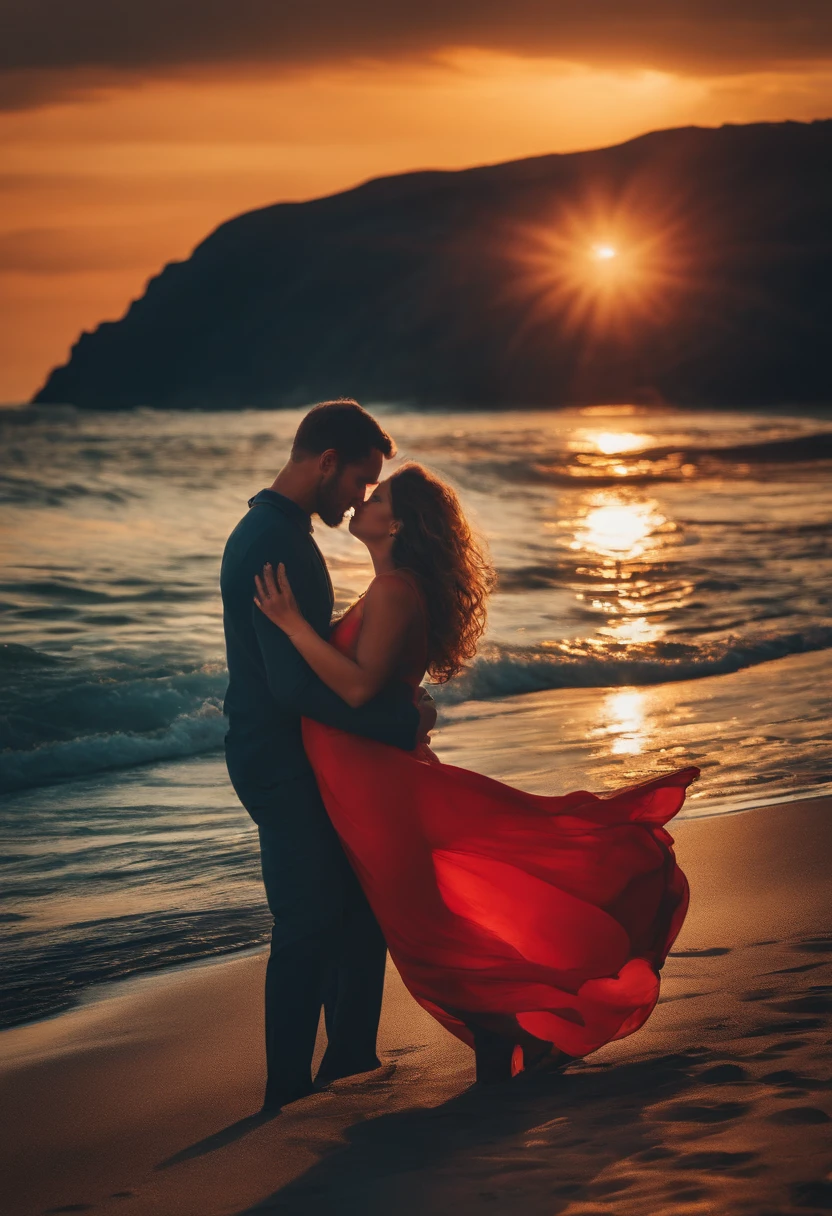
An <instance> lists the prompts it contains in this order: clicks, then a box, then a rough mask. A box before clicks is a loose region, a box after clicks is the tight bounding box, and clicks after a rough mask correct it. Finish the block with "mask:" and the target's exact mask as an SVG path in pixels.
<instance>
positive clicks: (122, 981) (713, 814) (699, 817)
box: [0, 787, 832, 1067]
mask: <svg viewBox="0 0 832 1216" xmlns="http://www.w3.org/2000/svg"><path fill="white" fill-rule="evenodd" d="M825 799H828V800H830V803H832V795H830V793H829V792H828V790H827V789H826V788H824V787H819V788H818V792H817V793H813V792H808V793H802V792H801V793H799V795H798V796H797V797H794V798H789V797H786V796H785V795H782V794H778V795H775V796H774V797H772V798H771V799H760V800H756V799H755V800H754V801H753V802H752V803H751V805H748V806H746V805H742V806H733V805H730V804H728V805H726V804H725V803H716V804H711V803H706V804H704V806H703V805H702V804H700V806H699V807H698V808H697V810H696V812H695V813H694V814H692V815H686V816H685V815H683V816H682V818H679V819H676V820H675V821H674V823H675V824H676V825H677V826H678V824H679V823H687V822H692V821H695V822H701V821H703V820H708V819H716V818H723V817H725V816H734V815H743V814H747V813H748V812H751V811H755V810H762V809H765V808H769V807H772V808H773V807H779V806H789V805H791V804H792V803H795V802H800V803H801V804H803V803H812V802H820V801H823V800H825ZM712 805H713V809H711V807H712ZM267 949H268V943H251V944H248V945H241V946H233V947H231V948H230V949H228V950H217V951H216V952H215V953H212V954H203V955H198V956H197V957H194V958H189V959H184V960H182V961H181V962H171V963H164V964H160V965H158V966H154V967H148V968H145V969H142V968H137V969H136V970H135V971H133V972H131V973H129V974H127V975H123V976H117V977H115V978H113V979H111V980H102V981H95V982H93V983H91V984H89V985H88V986H87V987H85V988H82V989H80V990H79V992H78V994H77V996H75V997H74V998H68V999H67V1002H66V1003H65V1004H62V1005H60V1006H59V1007H58V1008H56V1009H55V1010H54V1011H53V1012H50V1013H45V1014H41V1015H37V1016H35V1017H32V1018H25V1019H23V1020H21V1021H15V1022H11V1023H9V1024H8V1025H5V1026H0V1067H2V1060H3V1056H4V1043H5V1042H6V1041H7V1040H6V1039H5V1036H7V1035H8V1034H9V1033H11V1032H13V1031H15V1030H20V1029H24V1028H26V1027H32V1026H38V1025H40V1024H41V1023H45V1022H52V1021H54V1020H55V1019H56V1018H61V1017H66V1016H67V1015H70V1014H72V1013H75V1012H76V1011H78V1010H81V1009H85V1008H87V1007H89V1006H91V1005H95V1004H97V1003H98V1002H100V1001H107V1000H110V999H112V998H114V997H117V996H119V995H120V994H121V993H122V989H124V988H125V986H127V985H131V984H143V983H145V982H153V981H154V980H155V979H162V978H163V977H164V976H167V975H169V974H175V973H179V972H186V971H189V970H192V969H194V968H199V967H208V966H213V965H219V964H221V963H223V962H227V961H229V960H232V959H237V958H241V957H245V956H248V955H254V954H262V953H264V952H265V951H266V950H267Z"/></svg>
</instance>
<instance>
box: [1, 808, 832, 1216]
mask: <svg viewBox="0 0 832 1216" xmlns="http://www.w3.org/2000/svg"><path fill="white" fill-rule="evenodd" d="M761 792H762V791H761ZM673 833H674V836H675V837H676V840H677V851H678V855H679V859H680V861H681V863H682V865H683V867H684V868H685V869H686V871H687V873H688V876H689V878H690V881H691V886H692V891H693V899H692V904H691V911H690V914H689V916H688V920H687V923H686V925H685V927H684V929H683V931H682V934H681V936H680V938H679V941H678V942H677V943H676V946H675V947H674V950H673V952H672V954H671V957H670V958H669V960H668V963H667V966H666V967H665V970H664V973H663V987H662V998H661V1001H660V1004H659V1007H658V1008H657V1009H656V1011H655V1013H654V1015H653V1017H652V1018H651V1019H650V1021H649V1022H648V1023H647V1025H646V1027H645V1028H644V1029H643V1030H642V1031H640V1032H639V1033H638V1034H636V1035H634V1036H632V1037H631V1038H629V1039H625V1040H622V1041H621V1042H619V1043H614V1044H610V1045H608V1046H607V1047H606V1048H604V1049H603V1050H602V1051H600V1052H598V1053H595V1054H594V1055H593V1056H591V1057H589V1058H588V1059H587V1060H585V1061H581V1062H578V1063H576V1064H574V1065H572V1066H571V1067H570V1068H569V1070H568V1071H567V1073H566V1074H565V1075H564V1076H563V1077H561V1078H555V1079H552V1078H550V1079H548V1080H546V1081H543V1080H542V1079H537V1080H534V1081H532V1080H531V1079H521V1080H520V1081H518V1082H514V1083H512V1086H511V1087H509V1088H507V1089H503V1088H502V1087H501V1088H500V1089H499V1092H498V1091H497V1090H492V1091H481V1092H479V1091H476V1090H470V1085H471V1082H472V1080H473V1067H472V1058H471V1055H470V1053H469V1052H468V1051H467V1049H466V1048H464V1047H463V1046H462V1045H461V1044H459V1043H457V1042H456V1040H454V1039H452V1038H451V1037H450V1036H449V1035H447V1034H446V1033H445V1032H444V1031H443V1030H442V1029H441V1028H440V1027H439V1026H438V1025H437V1024H435V1023H433V1022H432V1020H431V1019H430V1018H429V1017H428V1015H427V1014H425V1013H424V1012H423V1011H422V1010H420V1009H419V1008H418V1007H417V1006H416V1005H415V1003H414V1002H413V1001H412V1000H411V999H410V997H409V996H408V994H407V993H406V992H405V991H404V989H403V987H402V985H401V982H400V981H399V979H398V977H397V975H396V974H395V972H394V971H392V969H391V970H390V972H389V974H388V983H387V988H386V993H385V1008H384V1013H383V1018H382V1028H381V1036H380V1047H381V1052H382V1058H383V1060H384V1062H385V1063H395V1064H396V1065H397V1067H396V1072H395V1074H394V1075H393V1076H392V1077H391V1078H389V1079H387V1080H383V1081H378V1082H374V1083H373V1084H371V1085H369V1086H365V1087H356V1088H354V1089H352V1090H348V1091H343V1092H340V1093H338V1094H333V1093H324V1094H320V1095H316V1096H313V1097H311V1098H309V1099H306V1100H304V1101H303V1102H300V1103H297V1104H295V1106H293V1107H291V1108H289V1109H287V1110H286V1111H284V1112H283V1113H282V1114H281V1115H280V1116H279V1117H277V1118H276V1119H273V1120H271V1121H269V1122H262V1123H258V1122H257V1121H254V1120H249V1119H247V1116H250V1115H251V1113H252V1112H253V1111H254V1110H256V1108H257V1105H258V1100H259V1097H260V1085H261V1069H262V1060H261V1027H260V1000H261V992H260V989H261V983H262V972H263V968H264V964H265V953H264V952H263V951H262V950H260V951H249V952H246V953H244V954H236V955H231V956H223V957H221V958H219V959H210V960H206V961H204V962H202V963H197V964H191V965H189V966H187V967H185V968H176V969H172V970H169V971H161V972H155V973H150V974H146V975H144V976H141V977H138V978H136V979H132V980H128V981H122V982H120V983H118V984H115V985H111V986H109V987H108V988H107V989H106V990H104V991H103V992H101V993H100V994H99V995H98V997H97V999H93V1000H89V1001H87V1002H86V1003H85V1004H83V1005H81V1006H80V1007H78V1008H75V1009H73V1010H71V1011H69V1012H67V1013H64V1014H61V1015H59V1016H57V1017H54V1018H50V1019H47V1020H45V1021H42V1022H37V1023H31V1024H27V1025H23V1026H19V1027H15V1028H12V1029H10V1030H7V1031H4V1032H2V1034H0V1090H2V1095H3V1096H2V1105H3V1109H4V1111H5V1112H6V1117H5V1119H4V1127H5V1132H4V1140H3V1145H2V1150H0V1153H2V1157H3V1159H4V1163H3V1166H2V1172H3V1175H4V1177H5V1178H6V1188H5V1189H6V1196H7V1198H6V1203H7V1204H8V1207H7V1208H6V1209H4V1210H5V1212H6V1213H7V1216H30V1214H31V1216H34V1214H35V1213H43V1212H45V1211H51V1212H56V1211H93V1210H94V1211H95V1212H96V1213H99V1212H100V1213H109V1212H114V1211H120V1212H124V1211H127V1212H129V1213H130V1214H131V1216H133V1214H135V1216H144V1213H156V1214H161V1216H174V1214H175V1216H189V1214H193V1216H214V1213H216V1214H219V1213H243V1212H254V1211H257V1212H267V1211H273V1212H277V1211H279V1212H298V1213H300V1212H303V1213H313V1214H314V1213H318V1212H320V1213H321V1214H323V1213H328V1212H331V1211H333V1210H336V1209H337V1210H338V1211H339V1212H356V1213H358V1212H363V1213H374V1212H379V1213H380V1212H382V1211H384V1212H387V1211H388V1209H389V1208H391V1207H395V1208H397V1209H398V1210H399V1211H400V1212H401V1213H414V1214H415V1213H421V1212H425V1211H430V1212H432V1213H438V1214H440V1216H441V1214H443V1213H448V1214H450V1213H452V1212H454V1213H456V1212H458V1211H460V1210H472V1211H476V1210H487V1211H489V1212H499V1213H502V1212H506V1213H508V1212H509V1211H515V1210H517V1208H518V1207H522V1208H524V1210H526V1211H529V1212H531V1213H533V1214H536V1213H538V1212H540V1213H541V1216H542V1213H544V1212H546V1213H553V1212H554V1213H561V1212H563V1213H569V1214H570V1216H571V1214H572V1213H574V1214H575V1216H578V1214H579V1213H580V1214H581V1216H586V1214H588V1213H590V1212H592V1213H602V1212H610V1213H612V1212H614V1213H615V1214H616V1216H624V1214H626V1213H630V1212H632V1213H633V1214H635V1213H637V1212H638V1213H643V1212H644V1211H651V1212H654V1213H655V1212H664V1211H666V1212H668V1213H670V1212H674V1213H675V1212H678V1211H679V1210H680V1209H682V1208H683V1209H684V1211H685V1212H700V1211H701V1212H705V1211H718V1212H720V1213H721V1214H722V1213H732V1212H734V1211H736V1212H737V1213H739V1212H746V1213H747V1212H749V1211H754V1212H755V1213H762V1212H763V1211H766V1212H771V1213H774V1212H781V1211H786V1210H791V1209H792V1208H794V1207H797V1208H798V1209H799V1210H807V1209H808V1210H811V1209H812V1208H813V1207H814V1208H828V1207H829V1206H830V1203H832V1181H830V1179H829V1178H828V1177H827V1171H828V1168H829V1161H828V1140H829V1131H830V1128H829V1121H830V1115H832V1068H830V1064H829V1060H828V1038H829V1027H830V1024H831V1019H830V1014H832V1000H830V995H829V993H830V991H832V988H830V985H832V979H831V978H830V977H832V911H830V909H829V898H828V891H829V879H828V874H829V868H830V863H832V799H831V798H828V797H821V798H814V799H810V800H803V801H794V800H793V801H790V802H784V803H778V804H776V805H770V806H765V807H758V808H756V809H753V810H746V811H742V812H737V813H735V814H731V815H715V816H711V817H707V818H693V819H688V820H682V821H677V822H676V823H675V825H674V826H673Z"/></svg>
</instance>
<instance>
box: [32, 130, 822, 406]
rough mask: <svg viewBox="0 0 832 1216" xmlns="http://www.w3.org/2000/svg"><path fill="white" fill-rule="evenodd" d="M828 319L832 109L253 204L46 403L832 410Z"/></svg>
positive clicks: (115, 328) (165, 274) (56, 376)
mask: <svg viewBox="0 0 832 1216" xmlns="http://www.w3.org/2000/svg"><path fill="white" fill-rule="evenodd" d="M597 242H602V243H609V244H610V245H614V246H615V249H616V258H614V259H613V258H610V259H608V260H607V263H606V265H605V264H604V258H603V256H601V258H595V259H594V258H593V256H592V246H593V243H597ZM604 276H606V278H605V277H604ZM830 317H832V121H827V122H816V123H810V124H801V123H782V124H776V125H768V124H763V125H754V126H746V127H723V128H721V129H719V130H703V129H698V128H686V129H682V130H676V131H661V132H655V133H653V134H651V135H646V136H643V137H641V138H639V139H635V140H632V141H630V142H629V143H626V144H622V145H619V146H617V147H613V148H607V149H603V150H600V151H594V152H581V153H574V154H569V155H557V156H544V157H537V158H534V159H530V160H523V161H515V162H511V163H508V164H502V165H495V166H486V167H484V168H476V169H468V170H463V171H459V172H422V173H409V174H404V175H401V176H398V177H391V178H384V179H379V180H376V181H371V182H368V183H366V184H365V185H363V186H360V187H358V188H357V189H354V190H350V191H347V192H345V193H343V194H338V195H334V196H332V197H329V198H323V199H316V200H313V201H311V202H306V203H286V204H278V205H275V206H272V207H266V208H264V209H262V210H258V211H254V212H250V213H248V214H246V215H242V216H239V217H238V218H236V219H233V220H230V221H229V222H228V223H225V224H223V225H222V226H221V227H220V228H218V229H217V230H216V231H215V232H214V233H212V235H211V236H209V237H208V238H207V240H205V241H204V242H203V243H202V244H201V245H199V246H198V247H197V248H196V250H195V251H194V253H193V254H192V256H191V257H190V258H189V259H188V260H187V261H186V262H181V263H173V264H171V265H168V266H166V267H165V269H164V270H163V271H162V272H161V274H159V275H158V276H157V277H156V278H154V279H152V280H151V281H150V283H149V284H148V287H147V290H146V292H145V295H144V296H143V297H142V298H141V299H140V300H137V301H135V302H134V303H133V304H131V306H130V307H129V309H128V311H127V313H126V314H125V316H124V317H123V318H122V319H121V320H120V321H117V322H107V323H105V324H102V325H100V326H99V327H98V329H96V330H95V332H94V333H84V334H82V335H81V337H80V339H79V341H78V343H77V344H76V345H75V346H74V348H73V350H72V354H71V357H70V360H69V362H68V363H67V364H66V365H65V366H64V367H60V368H57V369H55V370H54V371H53V372H52V373H51V375H50V376H49V378H48V380H47V381H46V384H45V385H44V387H43V388H42V389H41V390H40V391H39V392H38V393H37V395H36V396H35V398H34V400H35V401H38V402H63V403H72V404H75V405H78V406H89V407H97V408H123V407H127V406H132V405H152V406H160V407H162V406H164V407H170V406H173V407H244V406H268V405H273V406H274V405H296V404H302V403H306V402H311V401H314V400H320V399H322V398H325V397H328V396H341V395H350V396H356V397H358V398H359V399H360V400H363V401H365V402H370V403H371V402H379V401H397V402H412V403H416V404H418V403H422V404H447V405H466V404H469V405H482V406H507V407H510V406H515V405H516V406H526V405H535V404H536V405H559V404H563V403H566V402H576V401H622V400H627V399H632V398H641V399H647V400H656V399H665V400H670V401H673V402H676V403H679V404H691V405H696V404H711V405H717V406H720V405H742V404H756V403H759V404H763V403H776V404H789V403H797V402H818V401H829V400H830V399H832V371H830V367H831V366H832V360H830V351H831V350H832V342H830Z"/></svg>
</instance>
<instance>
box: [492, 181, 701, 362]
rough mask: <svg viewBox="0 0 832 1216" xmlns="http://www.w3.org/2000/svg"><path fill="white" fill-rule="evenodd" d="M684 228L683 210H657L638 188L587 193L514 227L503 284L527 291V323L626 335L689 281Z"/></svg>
mask: <svg viewBox="0 0 832 1216" xmlns="http://www.w3.org/2000/svg"><path fill="white" fill-rule="evenodd" d="M601 233H603V236H600V235H599V234H601ZM686 233H687V229H686V226H685V225H684V223H683V221H682V219H681V217H680V216H676V215H672V214H667V215H663V214H661V213H660V212H659V211H657V209H656V206H655V200H653V199H651V198H649V197H647V196H646V195H644V193H643V191H642V192H641V193H639V192H638V191H637V192H635V193H634V194H633V195H632V197H626V198H621V199H619V200H617V201H613V200H611V199H609V198H603V197H601V196H593V197H587V198H585V199H584V200H583V202H582V203H578V202H572V203H570V204H568V205H564V206H563V207H562V208H561V209H560V210H558V211H553V213H552V214H551V216H550V217H549V219H548V222H541V223H539V224H538V225H536V226H534V227H524V228H522V229H517V230H515V232H514V233H513V234H512V236H511V238H510V240H509V244H508V249H507V252H508V254H509V256H510V258H511V261H512V263H513V272H512V274H511V275H510V277H509V279H508V280H507V287H506V290H508V291H511V292H512V293H513V294H520V295H523V296H525V297H526V298H527V300H528V304H529V310H528V314H527V322H526V324H527V326H528V327H532V326H538V325H551V324H552V322H553V321H557V322H558V323H559V327H562V331H563V332H565V333H566V334H577V333H579V332H581V333H584V334H585V335H586V336H588V337H592V336H602V335H610V334H617V335H618V336H619V337H621V338H623V339H626V338H627V337H628V336H629V335H630V334H631V333H632V332H633V331H634V330H637V329H638V328H639V326H640V325H641V323H642V322H644V321H646V320H647V321H649V320H650V319H651V318H653V317H656V316H659V315H662V316H664V315H666V314H667V310H668V308H669V306H670V303H671V299H670V293H675V292H677V291H678V290H679V289H680V287H681V286H682V285H683V283H684V282H685V280H686V261H685V259H686V257H687V254H685V253H684V252H683V247H684V240H685V239H687V238H686V235H685V234H686Z"/></svg>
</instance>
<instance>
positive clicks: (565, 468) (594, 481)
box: [467, 431, 832, 489]
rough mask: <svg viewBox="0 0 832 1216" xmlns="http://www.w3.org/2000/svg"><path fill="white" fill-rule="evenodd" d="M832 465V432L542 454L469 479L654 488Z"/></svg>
mask: <svg viewBox="0 0 832 1216" xmlns="http://www.w3.org/2000/svg"><path fill="white" fill-rule="evenodd" d="M828 460H832V431H819V432H817V433H814V434H811V435H799V436H796V437H795V436H793V437H790V438H779V439H767V440H760V441H759V442H756V443H744V444H733V445H730V446H729V445H726V446H724V447H719V446H718V445H703V444H685V443H680V444H676V445H667V446H663V447H649V448H641V449H638V450H636V451H627V452H619V453H610V454H605V453H601V452H598V451H589V450H587V451H574V450H570V451H556V450H553V451H550V452H536V453H534V454H533V455H530V456H529V457H523V458H521V459H517V458H512V459H506V460H502V461H501V460H496V461H495V460H494V459H492V458H487V459H485V460H481V461H478V462H471V463H470V464H469V468H468V470H467V471H468V474H469V475H471V474H472V473H473V474H474V475H475V476H476V477H480V478H481V477H482V476H483V475H493V476H496V477H497V479H498V481H510V482H515V483H520V484H523V485H529V484H538V485H551V486H571V487H573V488H578V487H582V486H583V487H585V486H592V487H593V488H595V489H603V488H605V487H609V486H621V485H623V484H627V485H630V486H644V485H653V484H658V483H661V482H675V481H681V480H686V479H688V478H690V477H696V476H704V477H708V476H717V475H719V476H722V475H725V473H726V471H728V470H730V471H731V473H732V474H734V475H736V476H744V477H754V476H757V475H759V476H762V475H765V474H766V471H767V470H770V468H771V466H772V465H803V464H817V463H819V462H824V461H828Z"/></svg>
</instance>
